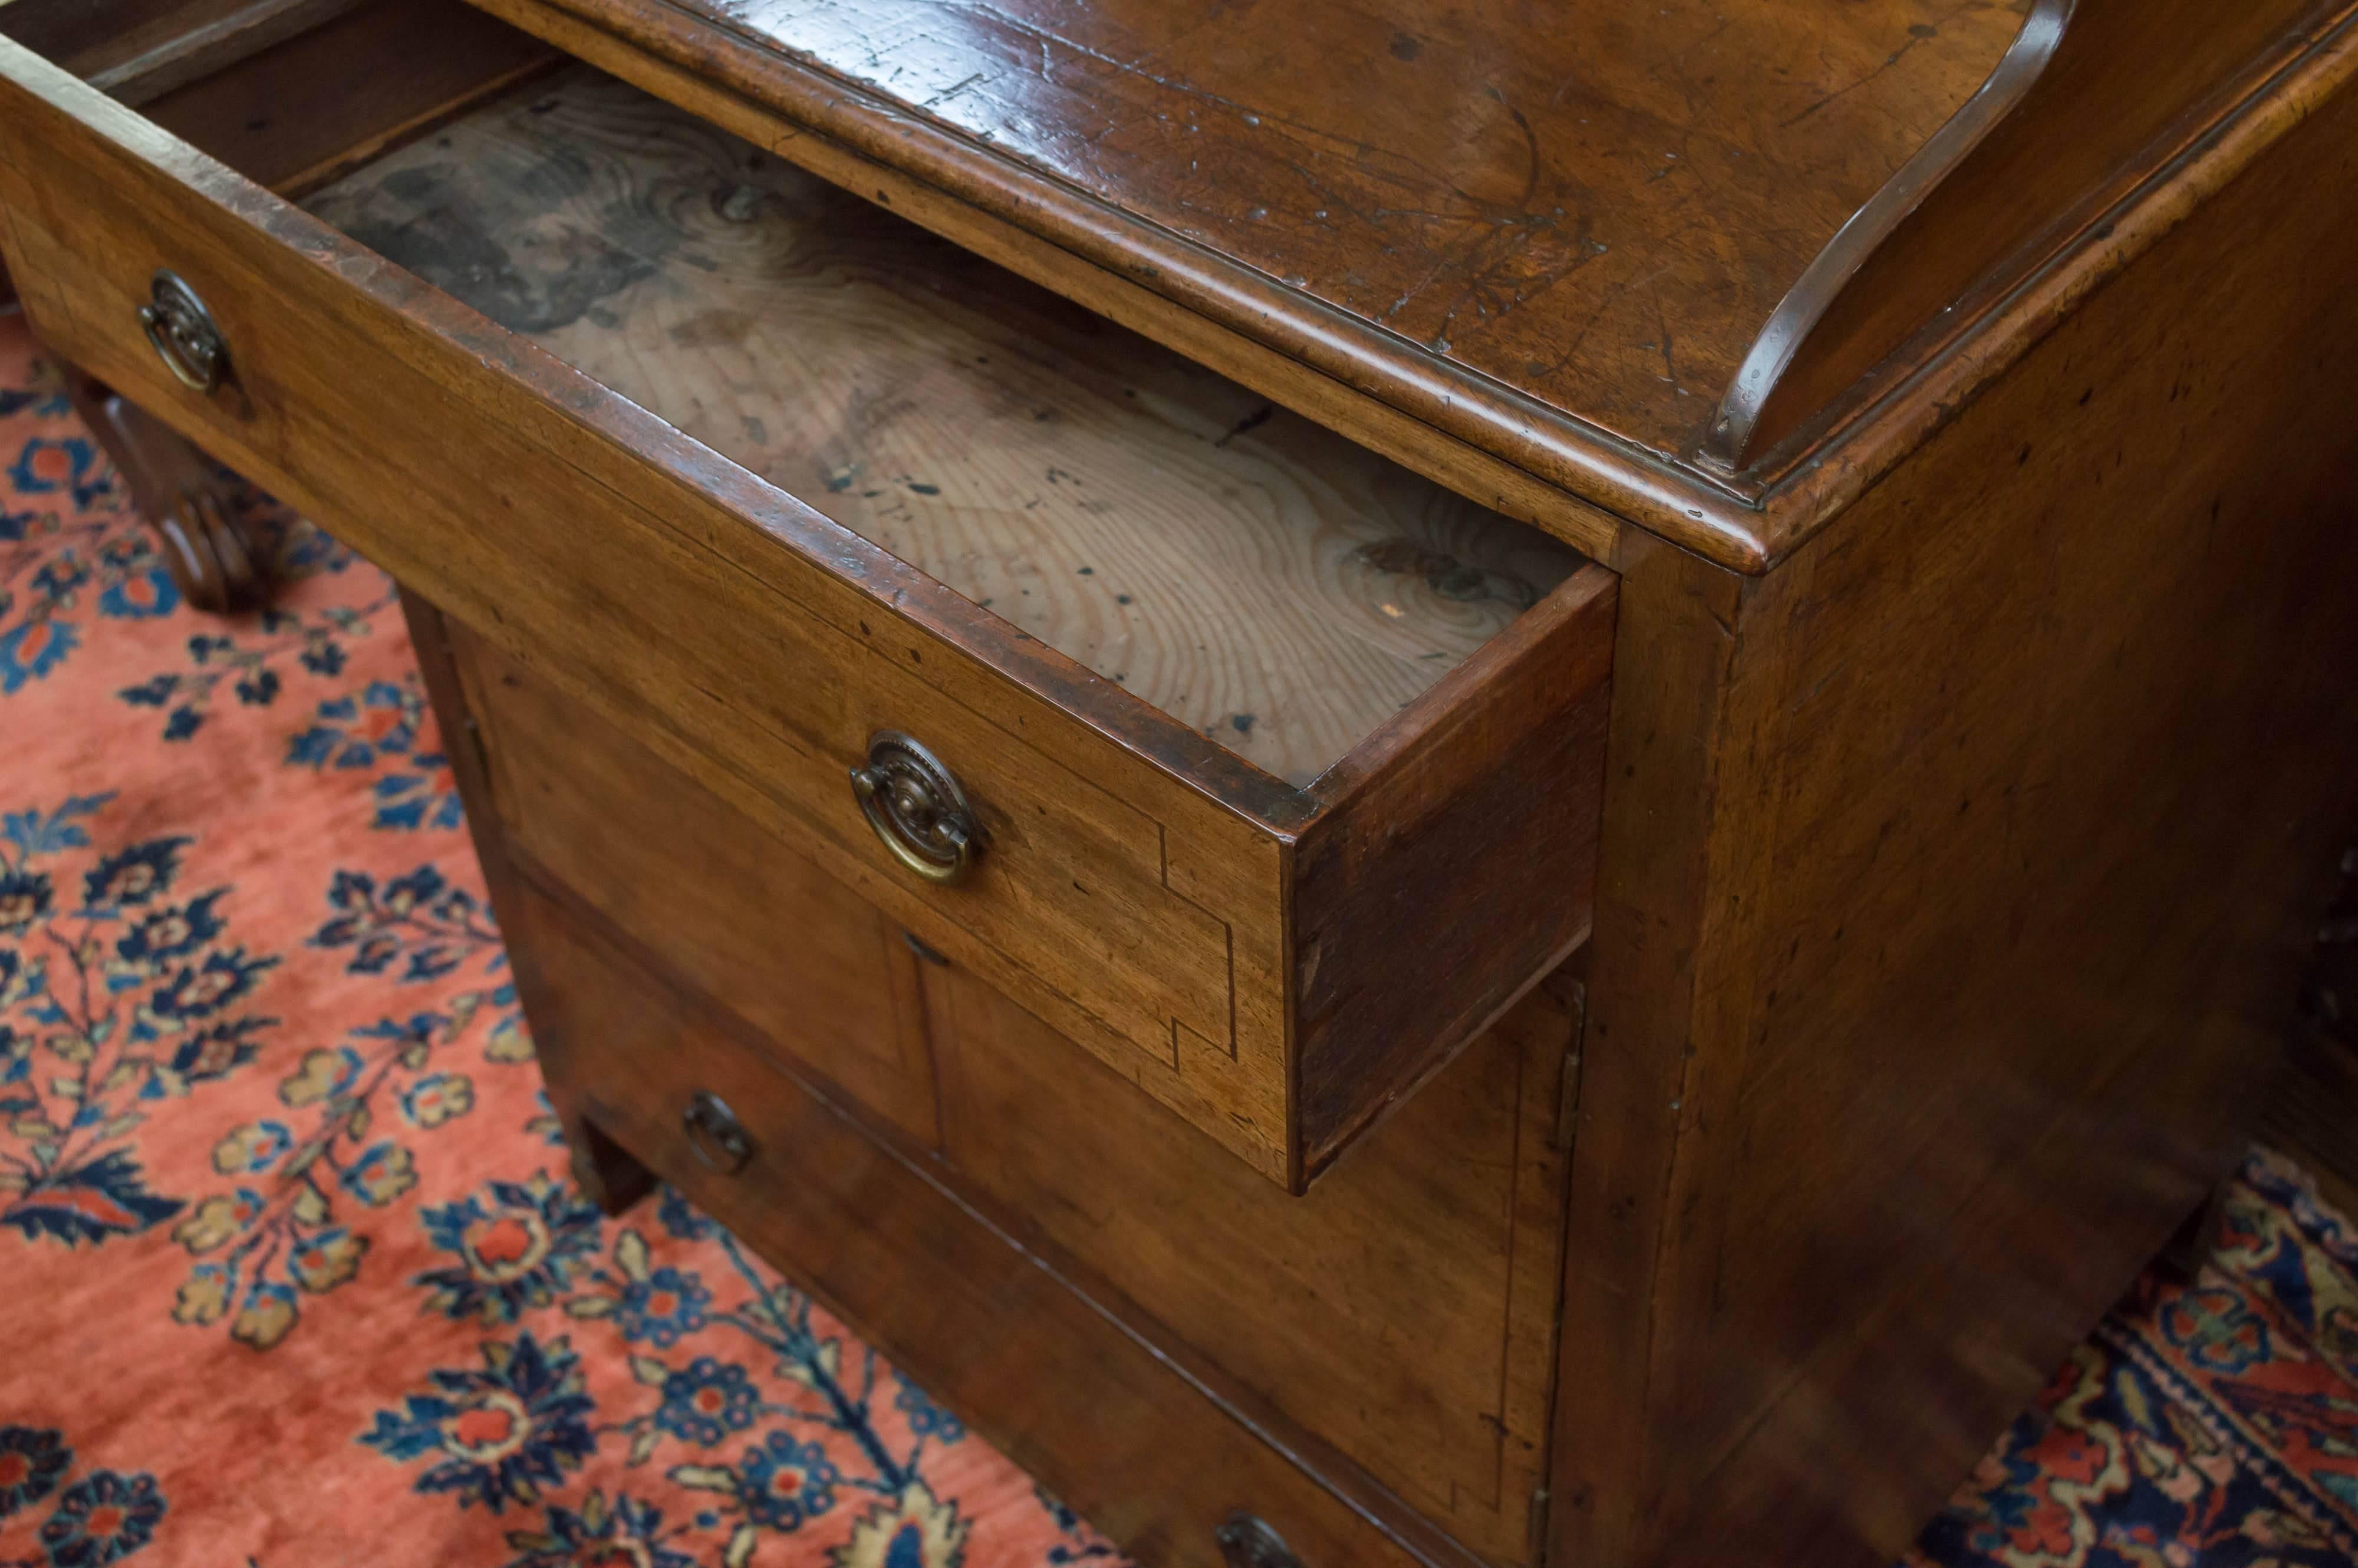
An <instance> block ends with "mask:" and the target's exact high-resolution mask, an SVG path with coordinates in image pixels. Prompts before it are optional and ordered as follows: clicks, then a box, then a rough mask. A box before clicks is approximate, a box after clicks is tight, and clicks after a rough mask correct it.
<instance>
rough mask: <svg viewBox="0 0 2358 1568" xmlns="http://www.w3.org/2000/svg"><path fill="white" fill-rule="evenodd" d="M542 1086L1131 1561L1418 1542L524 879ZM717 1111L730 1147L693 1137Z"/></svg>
mask: <svg viewBox="0 0 2358 1568" xmlns="http://www.w3.org/2000/svg"><path fill="white" fill-rule="evenodd" d="M501 917H502V920H503V923H504V924H505V925H506V926H507V927H508V930H509V934H510V936H511V939H512V941H513V942H514V946H515V948H516V950H517V952H518V955H519V958H520V963H519V969H520V972H521V973H522V975H523V976H524V978H525V980H526V982H527V985H528V987H529V989H528V993H527V994H528V998H529V1000H531V1001H532V1003H533V1013H532V1016H533V1031H534V1034H535V1039H536V1040H537V1042H538V1043H539V1047H540V1051H541V1054H542V1060H543V1062H544V1064H545V1065H546V1068H547V1071H548V1073H549V1076H550V1078H551V1081H552V1084H553V1085H569V1086H572V1087H568V1088H567V1089H564V1090H563V1091H561V1092H564V1093H566V1094H567V1096H568V1098H569V1099H572V1100H574V1101H576V1102H577V1103H579V1104H581V1105H583V1106H584V1107H585V1108H586V1110H587V1112H588V1114H589V1116H590V1118H591V1119H593V1120H594V1122H595V1123H596V1124H597V1126H598V1127H599V1129H600V1131H602V1132H604V1133H606V1134H608V1135H610V1136H611V1137H612V1138H613V1139H614V1140H615V1141H618V1142H619V1143H620V1144H621V1145H622V1147H623V1148H624V1149H626V1150H628V1151H629V1152H631V1153H632V1154H633V1155H634V1156H636V1157H637V1158H639V1159H641V1160H643V1161H644V1162H646V1163H647V1164H648V1165H649V1166H651V1167H652V1168H653V1169H654V1171H655V1172H656V1173H659V1174H661V1175H663V1176H664V1177H665V1178H666V1179H668V1180H671V1181H673V1182H675V1183H676V1184H679V1185H680V1186H681V1187H682V1188H684V1189H685V1190H686V1191H687V1193H688V1194H689V1195H691V1196H692V1197H693V1198H695V1199H696V1201H697V1202H698V1203H699V1204H700V1205H702V1206H704V1207H706V1208H707V1209H708V1210H709V1211H710V1212H711V1213H712V1214H713V1215H715V1216H716V1217H718V1218H719V1220H720V1221H721V1222H722V1223H723V1224H725V1225H727V1226H728V1227H730V1229H731V1230H733V1231H735V1232H736V1233H737V1234H738V1235H739V1236H740V1237H741V1238H744V1239H745V1240H746V1241H747V1242H749V1243H750V1244H751V1245H752V1247H753V1248H754V1249H756V1250H758V1251H759V1252H761V1253H762V1254H763V1256H765V1257H767V1258H770V1259H772V1260H777V1261H780V1262H782V1263H784V1264H785V1265H787V1266H788V1267H789V1269H790V1271H791V1272H792V1274H793V1276H794V1278H795V1282H796V1283H797V1284H800V1285H802V1286H805V1287H806V1288H807V1289H809V1290H810V1291H811V1292H812V1293H813V1294H814V1295H815V1296H817V1298H818V1299H819V1300H821V1301H822V1302H824V1303H827V1305H828V1306H830V1307H831V1308H832V1309H833V1310H835V1311H836V1312H838V1314H841V1315H842V1316H843V1317H845V1318H846V1319H847V1320H849V1321H850V1322H852V1323H854V1324H857V1325H859V1326H860V1330H861V1332H862V1333H864V1334H866V1335H867V1336H870V1337H871V1339H873V1340H874V1341H875V1342H876V1343H877V1344H878V1345H879V1346H882V1348H883V1349H884V1350H885V1351H886V1352H887V1353H888V1354H890V1355H891V1356H892V1357H894V1358H895V1359H896V1360H897V1361H899V1362H900V1363H901V1364H902V1365H903V1367H904V1368H907V1369H908V1370H909V1372H910V1373H911V1374H912V1375H913V1376H914V1377H915V1378H917V1379H919V1380H920V1381H922V1382H923V1383H925V1385H926V1386H927V1387H928V1388H929V1389H931V1390H932V1391H934V1392H935V1393H936V1395H938V1396H939V1397H941V1398H942V1399H944V1400H946V1401H948V1402H949V1403H950V1404H951V1405H952V1406H953V1407H955V1408H957V1409H958V1410H959V1411H962V1412H963V1413H966V1414H967V1415H968V1417H969V1418H970V1419H973V1420H975V1421H976V1422H977V1424H978V1425H979V1427H980V1428H981V1429H982V1430H984V1431H985V1432H986V1433H988V1434H989V1435H990V1438H991V1439H992V1440H993V1441H994V1442H995V1443H996V1444H998V1445H999V1446H1000V1447H1001V1449H1002V1450H1003V1451H1004V1452H1006V1453H1007V1454H1009V1456H1010V1457H1011V1458H1012V1459H1014V1460H1015V1462H1016V1463H1018V1464H1020V1465H1023V1466H1024V1467H1025V1468H1026V1469H1027V1470H1029V1471H1031V1472H1032V1474H1033V1476H1036V1477H1038V1478H1039V1479H1040V1480H1041V1481H1042V1482H1043V1483H1044V1485H1046V1486H1047V1487H1049V1488H1051V1489H1052V1490H1053V1491H1054V1492H1055V1494H1056V1495H1057V1496H1058V1497H1060V1498H1063V1499H1064V1500H1065V1501H1066V1502H1068V1503H1070V1504H1071V1505H1073V1506H1074V1507H1076V1508H1077V1509H1080V1510H1081V1511H1082V1512H1083V1513H1084V1514H1085V1515H1086V1516H1087V1517H1088V1518H1089V1519H1091V1520H1092V1521H1093V1522H1095V1523H1096V1524H1098V1527H1099V1528H1100V1529H1103V1530H1106V1531H1108V1532H1109V1533H1110V1534H1111V1535H1113V1536H1114V1537H1115V1538H1116V1539H1118V1540H1119V1541H1121V1542H1122V1543H1123V1544H1124V1546H1125V1547H1127V1548H1128V1549H1129V1550H1130V1551H1131V1552H1134V1553H1136V1554H1137V1555H1138V1556H1139V1557H1140V1558H1141V1560H1142V1561H1145V1562H1148V1563H1156V1564H1168V1565H1170V1568H1221V1557H1220V1552H1219V1549H1218V1547H1217V1544H1216V1542H1215V1540H1214V1533H1213V1532H1214V1531H1215V1530H1216V1529H1217V1528H1218V1527H1220V1526H1221V1525H1222V1524H1223V1523H1224V1522H1225V1521H1227V1520H1228V1519H1231V1518H1233V1517H1234V1516H1235V1515H1237V1514H1238V1513H1250V1514H1253V1515H1255V1516H1258V1517H1260V1519H1265V1520H1266V1521H1267V1522H1268V1523H1269V1525H1270V1526H1271V1528H1273V1529H1275V1530H1277V1531H1278V1532H1279V1533H1280V1534H1281V1535H1282V1537H1283V1538H1284V1539H1285V1541H1287V1542H1288V1544H1289V1545H1290V1546H1291V1547H1292V1548H1293V1551H1294V1552H1296V1553H1297V1554H1298V1555H1299V1556H1300V1558H1301V1561H1302V1562H1303V1563H1304V1564H1306V1565H1308V1568H1341V1565H1346V1564H1347V1565H1351V1568H1361V1565H1364V1568H1411V1565H1412V1564H1417V1563H1455V1564H1462V1563H1466V1561H1467V1560H1466V1559H1464V1558H1462V1557H1460V1556H1457V1555H1456V1554H1455V1552H1449V1551H1447V1550H1446V1549H1443V1550H1442V1551H1441V1552H1419V1551H1416V1550H1413V1549H1412V1548H1411V1547H1409V1546H1408V1545H1407V1544H1405V1543H1404V1542H1403V1541H1401V1540H1400V1539H1398V1538H1397V1537H1396V1536H1394V1535H1393V1534H1391V1533H1390V1532H1389V1531H1388V1530H1386V1529H1384V1528H1382V1527H1380V1526H1379V1525H1378V1524H1377V1523H1376V1522H1375V1521H1374V1520H1373V1519H1370V1518H1369V1517H1368V1515H1367V1513H1366V1512H1364V1511H1362V1510H1361V1509H1357V1508H1355V1507H1354V1506H1353V1505H1351V1504H1350V1503H1347V1502H1346V1501H1345V1500H1344V1499H1343V1498H1340V1497H1338V1496H1337V1495H1336V1493H1335V1492H1334V1491H1332V1490H1330V1489H1329V1488H1328V1487H1325V1485H1323V1484H1321V1482H1320V1481H1319V1480H1318V1479H1317V1478H1316V1477H1314V1476H1311V1475H1310V1474H1308V1473H1306V1472H1305V1471H1304V1470H1303V1469H1302V1468H1301V1467H1299V1466H1297V1465H1295V1464H1294V1463H1293V1461H1292V1460H1290V1459H1289V1458H1288V1457H1287V1456H1286V1454H1284V1453H1283V1452H1282V1451H1281V1450H1280V1449H1279V1448H1278V1447H1276V1446H1274V1445H1273V1444H1271V1442H1269V1441H1268V1440H1267V1438H1266V1437H1265V1436H1264V1434H1262V1433H1260V1432H1258V1431H1256V1430H1255V1428H1254V1427H1253V1426H1252V1425H1251V1424H1249V1422H1247V1421H1246V1420H1243V1419H1240V1418H1239V1415H1238V1411H1235V1410H1234V1409H1233V1408H1230V1407H1227V1406H1224V1404H1223V1403H1222V1402H1221V1401H1220V1400H1217V1399H1216V1398H1214V1397H1213V1396H1211V1395H1210V1394H1209V1393H1208V1391H1207V1390H1206V1389H1205V1388H1204V1387H1203V1386H1202V1385H1201V1384H1199V1383H1197V1382H1196V1381H1195V1380H1194V1379H1191V1378H1190V1377H1189V1376H1188V1375H1187V1374H1186V1373H1185V1372H1184V1371H1183V1370H1181V1369H1180V1368H1179V1366H1178V1365H1176V1364H1174V1362H1173V1361H1172V1360H1171V1359H1169V1358H1168V1357H1164V1356H1163V1355H1161V1354H1158V1353H1157V1352H1156V1351H1155V1350H1153V1349H1152V1348H1150V1347H1149V1346H1147V1345H1146V1344H1144V1343H1143V1342H1142V1341H1141V1340H1140V1339H1139V1338H1138V1337H1136V1336H1134V1335H1132V1334H1131V1333H1130V1332H1129V1331H1127V1330H1125V1329H1124V1328H1123V1327H1121V1326H1120V1325H1118V1324H1117V1323H1116V1322H1115V1321H1114V1320H1113V1319H1112V1318H1111V1317H1109V1316H1108V1315H1107V1314H1104V1313H1102V1312H1100V1311H1098V1309H1097V1308H1096V1307H1095V1306H1093V1305H1091V1304H1090V1303H1089V1302H1088V1301H1087V1300H1086V1299H1085V1298H1084V1297H1082V1296H1080V1295H1079V1294H1077V1293H1076V1292H1074V1291H1073V1290H1071V1289H1070V1288H1069V1287H1067V1286H1066V1285H1065V1283H1064V1282H1063V1281H1060V1280H1059V1279H1058V1277H1057V1276H1056V1275H1055V1273H1053V1272H1051V1271H1048V1270H1047V1269H1045V1268H1043V1267H1042V1266H1041V1264H1040V1261H1039V1260H1037V1259H1036V1258H1034V1257H1033V1255H1031V1254H1030V1253H1028V1252H1026V1251H1025V1250H1024V1249H1022V1248H1021V1247H1019V1246H1017V1245H1015V1244H1014V1243H1013V1242H1012V1240H1011V1238H1009V1237H1008V1236H1006V1235H1005V1234H1004V1233H1002V1232H1001V1231H998V1230H996V1229H994V1228H992V1227H990V1226H989V1225H987V1224H985V1223H983V1222H981V1221H980V1220H979V1219H978V1217H976V1215H975V1212H974V1210H972V1209H971V1208H969V1207H968V1206H966V1205H964V1204H962V1203H960V1202H959V1201H958V1200H957V1198H955V1197H954V1196H953V1195H951V1194H950V1193H949V1192H948V1191H947V1190H946V1188H945V1187H943V1186H942V1185H941V1184H939V1183H938V1182H937V1181H936V1179H934V1178H933V1177H932V1176H931V1175H929V1174H928V1173H927V1172H926V1171H925V1169H924V1168H922V1167H921V1166H920V1165H918V1164H916V1163H914V1162H910V1161H908V1160H906V1159H904V1158H903V1157H901V1156H898V1155H895V1154H893V1153H892V1152H889V1151H887V1150H886V1149H885V1148H884V1147H883V1146H882V1144H881V1143H879V1142H878V1141H875V1140H873V1139H871V1138H870V1137H868V1136H865V1135H864V1134H862V1133H861V1132H860V1130H858V1129H857V1128H855V1127H854V1125H853V1124H852V1123H851V1122H850V1121H849V1119H847V1118H846V1117H845V1116H844V1115H843V1114H842V1113H841V1112H840V1111H839V1110H838V1109H836V1108H834V1107H833V1106H831V1105H830V1104H829V1103H827V1101H826V1100H824V1099H822V1098H818V1097H817V1096H816V1095H814V1094H813V1093H812V1092H811V1091H810V1090H809V1089H808V1088H807V1087H806V1086H805V1085H804V1084H803V1083H801V1082H800V1081H799V1080H797V1079H796V1078H795V1076H792V1075H790V1074H789V1073H787V1072H786V1071H785V1070H784V1069H783V1068H782V1067H781V1066H780V1065H778V1064H777V1062H776V1059H775V1058H774V1057H773V1056H771V1055H769V1054H766V1053H764V1052H762V1051H759V1050H757V1049H754V1048H752V1047H751V1046H750V1045H748V1044H745V1043H743V1042H742V1041H741V1040H740V1039H738V1038H736V1037H735V1036H734V1035H733V1034H732V1033H731V1031H730V1027H729V1026H728V1025H726V1024H725V1023H723V1022H720V1021H719V1020H718V1019H716V1018H715V1017H714V1016H713V1015H711V1014H710V1013H709V1012H708V1011H702V1010H701V1009H699V1008H698V1006H696V1005H695V1004H693V1003H691V1002H689V1001H688V1000H686V999H684V998H683V997H681V996H680V995H679V994H678V993H677V992H676V991H673V990H671V989H668V988H666V987H665V985H664V984H663V983H662V982H660V981H658V980H656V979H654V977H652V976H651V975H649V974H648V973H647V972H646V971H644V969H642V968H640V967H639V966H638V965H637V964H636V963H635V962H634V961H633V959H632V958H631V957H628V956H626V955H625V953H624V952H623V951H622V949H621V948H620V947H618V946H615V945H613V944H612V943H611V942H610V941H609V940H607V939H606V938H604V937H603V936H601V935H599V934H597V933H595V932H593V931H592V930H590V929H589V928H588V925H586V924H585V923H584V922H583V921H582V920H581V919H580V918H579V917H578V916H577V915H575V914H572V913H571V912H570V911H568V909H567V908H565V907H563V906H562V905H560V904H559V903H557V902H556V901H555V900H553V899H551V898H550V897H549V896H547V895H546V894H543V893H541V892H537V891H535V890H533V889H531V888H530V887H528V886H522V887H516V888H514V891H513V892H512V895H511V896H510V897H509V898H508V899H507V900H506V901H505V902H504V903H503V907H502V909H501ZM698 1104H702V1105H705V1106H707V1107H710V1106H715V1105H718V1106H725V1107H726V1108H727V1115H728V1116H729V1117H730V1123H731V1127H732V1129H733V1130H734V1134H733V1135H734V1138H735V1139H736V1140H738V1141H737V1142H736V1146H735V1147H734V1148H733V1149H732V1148H729V1147H724V1144H726V1143H728V1142H730V1139H729V1138H716V1137H715V1136H714V1134H713V1132H712V1130H711V1126H712V1118H713V1117H715V1116H718V1115H719V1114H720V1113H719V1112H717V1111H714V1112H710V1113H709V1114H708V1116H707V1117H706V1119H705V1124H704V1125H705V1130H702V1131H698V1130H691V1129H690V1127H689V1124H688V1116H687V1113H688V1112H689V1110H690V1108H691V1107H694V1106H697V1105H698Z"/></svg>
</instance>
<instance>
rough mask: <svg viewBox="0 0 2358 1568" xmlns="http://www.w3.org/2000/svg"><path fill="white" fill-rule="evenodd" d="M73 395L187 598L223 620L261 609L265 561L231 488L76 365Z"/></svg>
mask: <svg viewBox="0 0 2358 1568" xmlns="http://www.w3.org/2000/svg"><path fill="white" fill-rule="evenodd" d="M60 368H61V369H62V370H63V371H64V373H65V382H66V395H67V396H68V398H70V400H71V401H72V403H73V406H74V412H75V413H77V414H79V415H81V417H82V422H83V423H84V424H86V425H88V426H89V427H90V430H91V434H92V436H94V437H96V438H97V439H98V444H99V445H100V446H102V447H103V448H105V449H106V454H107V456H108V457H110V458H113V459H114V467H115V470H116V471H117V472H119V473H120V474H122V476H123V481H124V484H126V485H127V486H129V487H130V491H131V500H132V503H133V504H134V505H135V506H136V507H137V508H138V509H139V513H140V515H141V516H143V517H145V518H146V519H147V521H148V524H149V525H150V526H152V527H153V528H154V529H155V530H156V535H157V540H158V542H159V543H160V544H161V545H162V546H163V552H164V563H165V565H166V567H167V568H168V569H169V570H170V572H171V574H172V581H173V582H174V583H175V584H176V585H177V586H178V588H179V590H180V592H181V595H182V596H183V597H184V598H186V599H187V600H188V601H189V603H190V604H193V605H195V606H196V607H197V608H198V609H200V610H204V611H211V612H212V613H213V614H216V615H226V614H228V613H230V612H231V611H238V610H254V609H259V608H260V607H261V606H262V604H263V603H264V601H265V599H266V598H267V596H268V583H267V580H266V579H265V578H264V577H263V575H262V570H261V563H262V557H261V554H260V552H259V551H257V550H255V549H254V547H253V546H252V544H251V543H250V542H249V541H248V539H247V538H246V535H245V532H244V530H243V528H242V527H241V526H240V525H239V524H238V521H237V514H236V513H235V511H234V510H233V507H232V504H231V502H232V498H233V496H234V495H235V493H236V492H235V490H234V488H233V484H232V481H228V480H226V479H224V478H223V477H222V473H221V470H219V469H218V468H217V467H215V465H214V464H213V463H212V462H211V460H208V459H207V458H206V457H205V455H204V454H203V453H202V452H200V451H199V450H198V449H196V448H195V447H194V446H192V445H190V444H189V441H188V439H187V438H185V437H183V436H181V435H180V434H179V433H178V431H176V430H174V429H172V428H171V427H168V426H167V425H165V424H163V423H161V422H160V421H158V420H157V418H156V417H155V416H152V415H150V414H148V413H147V412H146V411H145V410H144V409H142V408H140V407H139V406H137V405H135V404H134V403H132V402H130V401H129V400H127V399H126V398H124V396H123V395H122V394H121V393H118V392H116V391H114V390H113V389H112V388H110V387H108V386H105V385H103V384H101V383H99V382H97V381H95V380H93V379H92V378H91V377H90V376H89V375H88V374H86V373H83V372H82V371H81V370H80V369H78V368H76V367H75V366H73V365H71V364H64V363H62V362H61V363H60Z"/></svg>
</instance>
